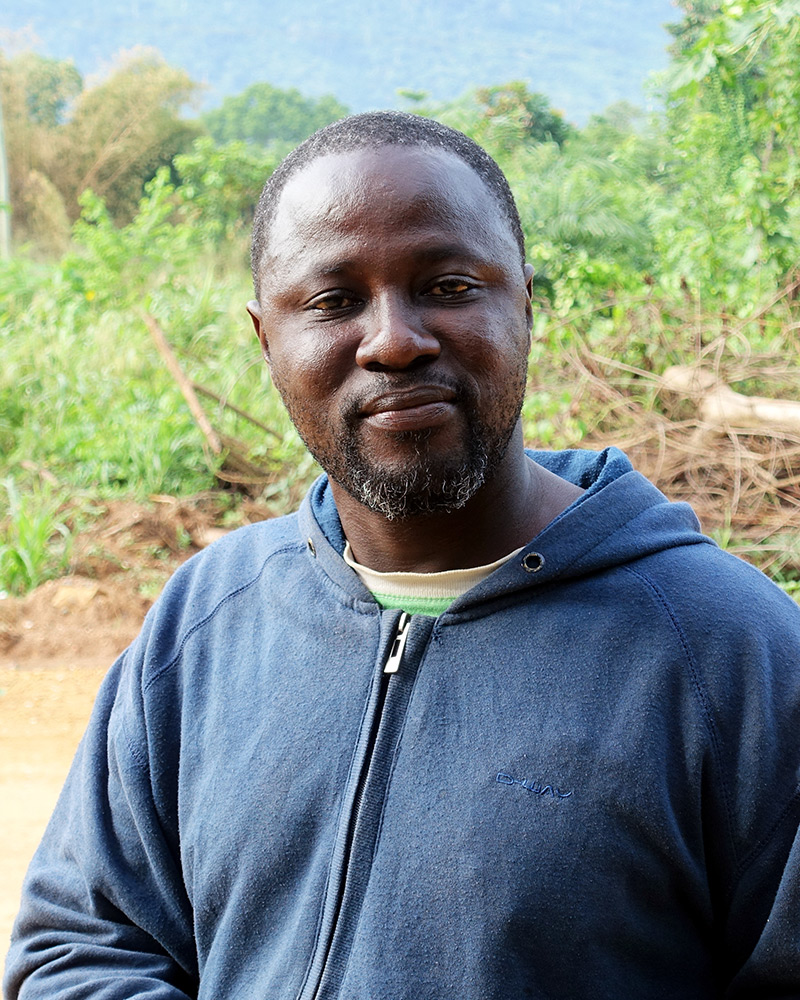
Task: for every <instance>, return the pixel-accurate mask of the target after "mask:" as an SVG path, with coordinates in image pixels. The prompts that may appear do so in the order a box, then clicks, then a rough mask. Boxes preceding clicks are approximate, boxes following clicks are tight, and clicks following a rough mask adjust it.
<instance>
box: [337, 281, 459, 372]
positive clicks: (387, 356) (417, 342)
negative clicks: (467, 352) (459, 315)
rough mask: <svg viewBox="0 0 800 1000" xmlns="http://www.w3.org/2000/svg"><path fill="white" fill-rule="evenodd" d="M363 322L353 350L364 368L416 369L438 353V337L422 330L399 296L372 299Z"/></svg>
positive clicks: (359, 363)
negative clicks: (357, 343)
mask: <svg viewBox="0 0 800 1000" xmlns="http://www.w3.org/2000/svg"><path fill="white" fill-rule="evenodd" d="M363 321H364V323H365V328H364V335H363V336H362V338H361V341H360V343H359V345H358V348H357V350H356V363H357V364H358V365H359V366H360V367H361V368H366V369H367V370H368V371H403V370H405V369H408V368H418V367H421V366H422V365H425V364H428V363H429V362H431V361H433V360H434V358H437V357H438V356H439V354H440V353H441V349H442V348H441V344H440V343H439V340H438V339H437V338H436V337H435V336H434V335H433V334H432V333H431V332H430V331H429V330H427V329H425V327H424V325H423V323H422V322H421V317H420V316H419V315H418V314H417V313H416V312H415V310H414V308H413V305H412V304H411V303H408V302H404V301H403V300H402V299H401V297H400V296H395V295H386V296H382V297H379V298H376V299H375V300H373V303H372V306H371V308H370V309H368V310H367V312H366V314H365V315H364V317H363Z"/></svg>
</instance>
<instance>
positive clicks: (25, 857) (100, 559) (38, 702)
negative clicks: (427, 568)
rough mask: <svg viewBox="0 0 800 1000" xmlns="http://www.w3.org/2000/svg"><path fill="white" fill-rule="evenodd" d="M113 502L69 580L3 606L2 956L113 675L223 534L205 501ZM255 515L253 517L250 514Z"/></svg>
mask: <svg viewBox="0 0 800 1000" xmlns="http://www.w3.org/2000/svg"><path fill="white" fill-rule="evenodd" d="M161 500H162V502H157V503H156V504H155V505H150V506H148V507H144V506H138V505H136V504H133V503H128V502H125V503H117V504H114V505H111V506H109V508H108V509H107V510H106V511H105V513H104V514H103V516H102V517H101V518H99V519H98V520H97V522H96V523H95V524H94V525H93V526H92V527H91V529H90V530H89V531H87V532H85V533H83V534H82V535H81V536H80V537H79V539H78V543H77V544H76V547H75V551H74V554H73V563H72V565H73V569H74V571H75V572H73V574H72V575H70V576H68V577H65V578H64V579H61V580H51V581H49V582H47V583H45V584H43V585H42V586H40V587H38V588H37V589H36V590H34V591H33V592H32V593H31V594H29V595H28V596H27V597H25V598H13V597H7V598H5V599H2V600H0V815H2V823H1V824H0V955H2V956H3V959H4V958H5V953H6V951H7V949H8V939H9V935H10V932H11V925H12V922H13V919H14V915H15V913H16V910H17V907H18V904H19V896H20V888H21V885H22V879H23V876H24V874H25V870H26V868H27V865H28V862H29V861H30V858H31V855H32V854H33V852H34V850H35V848H36V845H37V843H38V842H39V839H40V837H41V835H42V832H43V831H44V828H45V825H46V823H47V820H48V818H49V816H50V813H51V812H52V809H53V806H54V805H55V802H56V798H57V796H58V793H59V790H60V788H61V785H62V784H63V781H64V778H65V777H66V773H67V770H68V768H69V765H70V761H71V760H72V756H73V754H74V752H75V748H76V746H77V744H78V741H79V740H80V737H81V735H82V733H83V730H84V728H85V726H86V720H87V719H88V717H89V713H90V711H91V707H92V704H93V702H94V697H95V694H96V692H97V688H98V686H99V684H100V681H101V680H102V678H103V676H104V674H105V672H106V670H107V669H108V667H109V666H110V665H111V663H112V662H113V661H114V659H116V657H117V656H118V655H119V654H120V653H121V652H122V650H123V649H124V648H125V647H126V646H127V645H128V643H129V642H130V641H131V640H132V639H133V637H134V636H135V635H136V633H137V632H138V630H139V627H140V625H141V622H142V619H143V618H144V615H145V614H146V612H147V609H148V608H149V607H150V605H151V604H152V602H153V599H154V598H155V595H156V594H157V592H158V591H159V589H160V587H161V586H162V585H163V582H164V581H165V580H166V578H167V577H168V576H169V574H170V573H171V572H172V570H173V569H174V568H175V566H177V565H178V564H179V563H180V562H182V561H183V560H184V559H185V558H187V557H188V556H190V555H191V554H192V553H193V552H196V551H197V550H198V549H200V548H202V547H203V546H204V545H205V544H207V543H208V542H209V541H211V540H213V538H214V537H215V536H216V535H217V534H219V533H220V532H219V531H218V530H216V529H214V527H213V516H212V514H211V513H209V512H204V511H203V509H202V504H200V505H199V507H198V505H194V506H192V507H190V506H188V505H181V504H178V503H176V502H175V501H171V500H170V498H161ZM254 519H255V518H254Z"/></svg>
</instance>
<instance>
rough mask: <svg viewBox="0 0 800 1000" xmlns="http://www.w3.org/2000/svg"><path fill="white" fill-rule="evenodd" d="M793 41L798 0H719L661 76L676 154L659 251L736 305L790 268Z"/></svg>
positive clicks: (795, 192)
mask: <svg viewBox="0 0 800 1000" xmlns="http://www.w3.org/2000/svg"><path fill="white" fill-rule="evenodd" d="M798 40H800V0H737V2H727V0H726V2H723V3H722V4H720V5H718V12H717V13H716V14H715V15H714V16H712V17H709V18H708V20H707V21H706V23H705V24H704V26H703V27H702V30H700V31H699V32H698V34H697V37H696V39H695V41H694V42H693V44H691V45H687V46H686V47H685V49H684V50H683V51H682V53H681V55H680V56H679V58H678V59H677V60H676V61H675V63H674V65H673V67H672V68H671V71H670V73H669V74H668V76H667V81H668V86H669V88H670V89H669V105H668V119H667V120H668V128H669V132H670V138H671V139H672V143H673V146H674V148H675V150H676V153H677V157H676V159H675V160H674V161H673V164H672V184H671V193H672V198H671V201H670V204H669V207H667V208H666V209H665V211H664V212H663V213H662V215H661V218H660V220H659V242H660V246H661V247H662V250H663V254H664V260H665V263H666V265H667V269H671V270H672V269H674V271H675V273H676V274H679V275H681V277H683V278H685V280H686V281H687V282H688V284H689V285H690V287H693V288H695V289H696V290H697V291H699V292H700V293H701V294H706V295H711V296H712V297H717V298H722V299H723V301H725V302H727V303H730V302H733V301H737V302H738V307H737V308H738V309H739V310H745V311H746V310H747V309H748V308H749V306H750V305H751V304H752V303H753V302H754V301H756V300H757V299H759V298H760V297H762V296H763V294H765V292H768V291H769V290H770V289H774V287H775V284H776V282H780V281H782V280H783V278H784V277H785V276H786V275H787V274H788V273H789V272H790V271H792V270H793V269H794V268H795V267H796V250H795V248H796V244H797V240H798V239H799V238H800V186H799V182H800V174H798V150H797V141H798V139H797V137H798V134H800V61H798V58H797V52H798ZM699 151H702V155H698V152H699ZM681 271H682V274H681Z"/></svg>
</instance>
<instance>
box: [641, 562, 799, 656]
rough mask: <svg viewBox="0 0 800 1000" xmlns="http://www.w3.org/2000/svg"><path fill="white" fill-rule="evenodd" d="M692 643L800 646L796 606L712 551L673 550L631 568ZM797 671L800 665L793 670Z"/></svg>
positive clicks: (748, 569) (756, 574) (760, 576)
mask: <svg viewBox="0 0 800 1000" xmlns="http://www.w3.org/2000/svg"><path fill="white" fill-rule="evenodd" d="M630 569H631V571H632V572H635V573H638V574H639V575H640V576H641V577H642V579H643V581H645V582H646V583H647V584H648V586H649V587H651V588H652V589H653V591H654V593H656V594H658V596H659V597H660V599H662V600H663V602H664V603H665V606H667V607H668V608H669V610H670V611H671V612H672V613H673V614H674V615H675V620H676V624H678V625H679V626H680V628H681V629H683V630H684V631H685V632H686V635H687V638H691V639H693V640H694V641H696V642H697V641H701V642H707V641H713V639H714V637H715V636H716V637H718V639H719V640H720V641H724V642H726V643H729V644H730V643H736V642H746V643H748V644H751V643H753V642H761V641H763V642H765V643H766V644H768V645H769V646H771V647H773V648H775V649H781V648H783V649H785V650H786V651H787V652H788V651H789V650H793V651H794V655H795V656H796V655H797V651H798V646H800V606H798V605H797V604H796V603H795V602H794V601H793V600H792V599H791V598H790V597H788V596H787V595H786V594H785V593H784V592H783V591H782V590H781V589H780V588H779V587H778V586H776V585H775V584H774V583H773V582H772V581H771V580H769V579H768V578H767V577H766V576H765V575H764V573H762V572H761V571H760V570H758V569H756V568H755V567H754V566H752V565H750V564H749V563H747V562H745V561H744V560H742V559H739V558H738V557H736V556H733V555H731V554H730V553H727V552H723V551H722V550H721V549H719V548H717V547H716V546H715V545H686V546H677V547H675V548H672V549H668V550H666V551H662V552H658V553H656V554H654V555H652V556H649V557H645V558H644V559H641V560H640V561H638V562H636V563H634V564H632V565H631V567H630ZM798 665H799V666H800V664H798Z"/></svg>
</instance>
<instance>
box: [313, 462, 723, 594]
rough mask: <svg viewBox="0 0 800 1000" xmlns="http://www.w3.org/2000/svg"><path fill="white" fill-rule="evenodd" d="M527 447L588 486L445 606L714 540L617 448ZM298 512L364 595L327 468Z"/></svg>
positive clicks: (331, 569)
mask: <svg viewBox="0 0 800 1000" xmlns="http://www.w3.org/2000/svg"><path fill="white" fill-rule="evenodd" d="M526 454H527V455H528V456H529V457H530V458H532V459H533V460H534V461H535V462H537V463H538V464H539V465H541V466H543V467H544V468H546V469H548V470H549V471H550V472H553V473H555V474H556V475H558V476H561V477H562V478H563V479H566V480H568V481H569V482H571V483H575V485H577V486H580V487H581V488H582V489H584V490H585V491H586V492H585V493H583V494H582V495H581V496H580V497H579V498H578V499H577V500H575V501H574V502H573V503H572V504H571V505H570V506H569V507H567V508H566V510H564V511H562V513H561V514H559V515H558V517H556V518H555V519H554V520H553V521H551V522H550V524H548V525H547V527H546V528H545V529H544V530H543V531H541V532H540V533H539V534H538V535H537V536H536V537H535V538H533V539H531V541H530V542H529V543H528V545H527V546H525V548H524V549H523V550H522V552H520V553H519V555H518V557H517V558H515V559H513V560H511V561H510V562H509V563H506V564H505V565H504V566H502V567H500V568H499V569H498V570H496V571H495V572H494V573H492V574H491V576H489V577H487V578H486V579H485V580H483V581H482V582H481V583H480V584H478V585H477V586H476V587H474V588H473V589H472V590H470V591H468V592H467V593H466V594H463V595H462V596H461V597H459V598H458V599H457V600H456V601H454V603H453V604H452V605H451V607H450V609H448V614H450V613H457V612H459V611H462V610H466V609H467V608H468V607H469V606H471V605H473V604H475V603H477V602H485V601H486V600H491V599H496V598H498V597H504V596H507V595H510V594H512V593H514V592H515V591H517V590H520V589H528V588H531V587H543V586H548V585H552V584H554V583H555V582H562V581H566V580H569V579H574V578H578V577H584V576H588V575H590V574H592V573H597V572H601V571H605V570H609V569H613V568H614V567H616V566H622V565H629V564H631V563H633V562H635V561H636V560H639V559H642V558H644V557H646V556H651V555H653V554H654V553H657V552H661V551H663V550H665V549H672V548H676V547H678V546H683V545H714V544H715V543H714V542H713V541H712V540H711V539H710V538H708V537H707V536H706V535H703V534H702V533H701V531H700V525H699V522H698V520H697V517H696V515H695V513H694V511H693V510H692V508H691V507H690V506H689V504H687V503H673V502H671V501H670V500H668V499H667V498H666V497H665V496H664V494H663V493H662V492H661V491H660V490H659V489H657V488H656V487H655V486H653V484H652V483H651V482H649V481H648V480H647V479H646V478H645V477H644V476H643V475H641V473H639V472H636V471H635V470H634V468H633V466H632V465H631V463H630V461H629V459H628V458H627V457H626V456H625V455H624V454H623V453H622V452H621V451H620V450H619V449H618V448H606V449H605V450H604V451H601V452H595V451H585V450H577V449H574V450H568V451H558V452H548V451H530V450H529V451H527V452H526ZM499 516H502V515H501V514H499ZM300 520H301V526H302V528H303V530H304V531H307V532H309V538H311V536H312V535H313V536H314V547H315V550H316V555H317V557H318V558H319V559H320V561H321V563H322V566H323V568H324V569H325V570H326V571H327V572H328V573H329V575H331V576H332V577H334V579H335V580H336V582H337V583H339V584H340V585H345V587H346V589H347V590H349V591H350V592H351V593H352V594H353V596H358V597H361V598H362V599H363V598H365V597H366V596H367V594H366V591H365V590H364V588H363V585H362V584H361V582H360V581H359V580H358V578H357V577H356V576H355V574H354V573H352V571H351V570H350V569H349V568H348V567H347V566H346V565H345V564H344V563H343V562H342V560H341V558H340V557H341V554H342V552H343V551H344V545H345V538H344V534H343V532H342V526H341V522H340V520H339V515H338V512H337V510H336V504H335V502H334V500H333V495H332V493H331V490H330V489H329V486H328V479H327V477H326V476H321V477H320V478H319V479H318V480H317V481H316V482H315V483H314V485H313V486H312V488H311V490H310V491H309V494H308V496H307V497H306V500H305V501H304V504H303V507H302V508H301V511H300ZM315 529H316V530H315ZM356 592H358V593H357V594H356Z"/></svg>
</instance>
